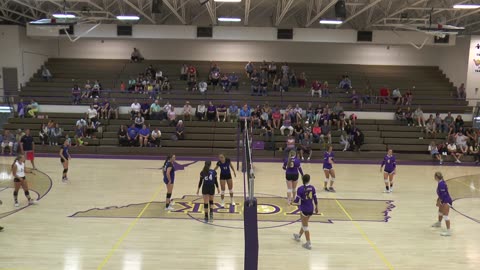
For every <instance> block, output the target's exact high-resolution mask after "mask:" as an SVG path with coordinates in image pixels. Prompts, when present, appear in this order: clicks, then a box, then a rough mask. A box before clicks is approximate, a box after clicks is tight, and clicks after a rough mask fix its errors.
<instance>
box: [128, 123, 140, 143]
mask: <svg viewBox="0 0 480 270" xmlns="http://www.w3.org/2000/svg"><path fill="white" fill-rule="evenodd" d="M127 137H128V141H129V142H130V145H131V146H133V145H135V144H136V142H137V140H138V129H137V128H136V127H135V124H132V125H131V126H130V127H129V128H128V131H127Z"/></svg>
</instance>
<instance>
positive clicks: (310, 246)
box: [302, 242, 312, 249]
mask: <svg viewBox="0 0 480 270" xmlns="http://www.w3.org/2000/svg"><path fill="white" fill-rule="evenodd" d="M302 247H303V248H306V249H312V244H310V243H308V242H307V243H305V244H303V245H302Z"/></svg>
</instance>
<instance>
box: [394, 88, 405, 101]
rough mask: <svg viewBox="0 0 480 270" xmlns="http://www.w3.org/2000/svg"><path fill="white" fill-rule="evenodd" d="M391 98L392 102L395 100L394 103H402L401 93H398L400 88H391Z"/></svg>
mask: <svg viewBox="0 0 480 270" xmlns="http://www.w3.org/2000/svg"><path fill="white" fill-rule="evenodd" d="M392 99H393V102H395V105H399V104H403V97H402V93H400V89H398V88H395V89H393V92H392Z"/></svg>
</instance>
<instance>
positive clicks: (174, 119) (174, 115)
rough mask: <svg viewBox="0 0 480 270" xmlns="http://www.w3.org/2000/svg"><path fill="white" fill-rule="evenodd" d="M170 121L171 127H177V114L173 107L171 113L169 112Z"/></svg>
mask: <svg viewBox="0 0 480 270" xmlns="http://www.w3.org/2000/svg"><path fill="white" fill-rule="evenodd" d="M168 120H169V121H170V126H175V125H176V124H177V113H176V112H175V107H173V106H171V107H170V111H168Z"/></svg>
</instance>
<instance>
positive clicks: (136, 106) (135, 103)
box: [130, 99, 142, 120]
mask: <svg viewBox="0 0 480 270" xmlns="http://www.w3.org/2000/svg"><path fill="white" fill-rule="evenodd" d="M141 109H142V105H140V103H138V100H136V99H135V100H134V101H133V103H132V105H130V120H133V118H134V117H135V116H136V115H137V114H138V113H139V112H140V110H141Z"/></svg>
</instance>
